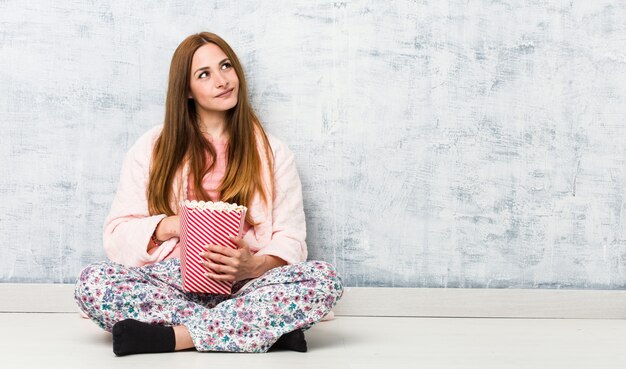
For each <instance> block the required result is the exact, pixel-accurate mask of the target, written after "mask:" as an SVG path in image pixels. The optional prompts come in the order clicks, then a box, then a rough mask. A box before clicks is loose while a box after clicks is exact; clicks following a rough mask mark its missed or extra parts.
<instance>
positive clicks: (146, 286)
mask: <svg viewBox="0 0 626 369" xmlns="http://www.w3.org/2000/svg"><path fill="white" fill-rule="evenodd" d="M342 293H343V286H342V282H341V278H340V277H339V276H338V275H337V272H336V271H335V269H334V267H333V266H332V265H330V264H329V263H326V262H323V261H308V262H303V263H299V264H294V265H285V266H281V267H278V268H274V269H271V270H269V271H267V272H266V273H265V274H263V275H262V276H260V277H259V278H256V279H254V280H248V281H239V282H237V283H235V285H234V286H233V294H232V295H214V294H198V293H188V292H183V290H182V280H181V273H180V259H178V258H174V259H168V260H165V261H162V262H158V263H155V264H150V265H146V266H143V267H125V266H123V265H121V264H116V263H112V262H102V263H96V264H91V265H89V266H87V267H86V268H84V269H83V270H82V272H81V273H80V278H79V280H78V281H77V283H76V288H75V299H76V302H77V303H78V306H79V307H80V309H81V310H82V311H83V312H84V313H85V314H86V315H88V316H89V318H91V320H93V321H94V322H95V323H96V324H98V325H99V326H100V327H101V328H103V329H105V330H107V331H109V332H110V331H111V329H112V327H113V325H114V324H115V323H116V322H118V321H120V320H124V319H128V318H132V319H136V320H139V321H142V322H147V323H151V324H160V325H184V326H185V327H187V329H188V330H189V333H190V334H191V338H192V339H193V342H194V345H195V347H196V349H197V350H198V351H229V352H266V351H267V350H268V349H269V348H270V346H271V345H272V344H273V343H274V342H276V340H277V339H278V338H279V337H280V336H281V335H283V334H285V333H288V332H291V331H293V330H296V329H308V328H310V327H311V326H312V325H313V324H315V323H316V322H318V321H320V320H321V319H322V318H323V317H324V316H325V315H326V314H328V312H330V310H331V309H332V308H333V307H334V306H335V304H336V303H337V301H338V300H339V299H340V298H341V295H342Z"/></svg>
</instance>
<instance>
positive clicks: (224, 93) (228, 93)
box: [215, 88, 234, 98]
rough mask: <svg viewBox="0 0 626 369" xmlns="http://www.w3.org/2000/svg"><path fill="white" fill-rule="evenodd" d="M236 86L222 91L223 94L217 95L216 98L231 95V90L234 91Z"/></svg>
mask: <svg viewBox="0 0 626 369" xmlns="http://www.w3.org/2000/svg"><path fill="white" fill-rule="evenodd" d="M233 90H234V88H231V89H230V90H228V91H226V92H222V93H221V94H219V95H217V96H215V97H216V98H219V97H229V96H230V94H231V92H233Z"/></svg>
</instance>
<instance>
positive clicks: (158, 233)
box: [152, 215, 178, 245]
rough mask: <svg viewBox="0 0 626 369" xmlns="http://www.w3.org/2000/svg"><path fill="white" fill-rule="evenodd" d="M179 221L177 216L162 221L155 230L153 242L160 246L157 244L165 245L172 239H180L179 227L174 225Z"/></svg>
mask: <svg viewBox="0 0 626 369" xmlns="http://www.w3.org/2000/svg"><path fill="white" fill-rule="evenodd" d="M177 221H178V217H177V216H175V215H173V216H169V217H165V218H163V219H161V221H160V222H159V223H158V224H157V226H156V229H155V230H154V233H153V239H152V240H153V241H155V243H156V244H157V245H159V243H157V242H160V243H163V242H165V241H167V240H169V239H170V238H172V237H178V232H177V227H176V226H175V224H173V223H174V222H177Z"/></svg>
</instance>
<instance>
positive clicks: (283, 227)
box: [103, 126, 307, 266]
mask: <svg viewBox="0 0 626 369" xmlns="http://www.w3.org/2000/svg"><path fill="white" fill-rule="evenodd" d="M162 128H163V127H162V126H156V127H154V128H152V129H150V130H149V131H148V132H146V133H145V134H144V135H143V136H141V137H140V138H139V139H138V140H137V142H136V143H135V144H134V145H133V146H132V147H131V148H130V150H129V151H128V153H127V154H126V157H125V159H124V163H123V165H122V172H121V176H120V181H119V184H118V188H117V193H116V195H115V198H114V200H113V204H112V206H111V211H110V212H109V215H108V216H107V217H106V220H105V222H104V234H103V241H104V249H105V252H106V254H107V256H108V257H109V259H110V260H111V261H113V262H117V263H120V264H123V265H126V266H143V265H146V264H151V263H155V262H158V261H161V260H165V259H168V258H172V257H178V256H179V250H178V248H179V247H178V238H176V237H175V238H171V239H169V240H167V241H165V242H164V243H163V244H162V245H160V246H157V247H154V248H152V249H150V252H148V251H147V247H148V244H149V241H150V236H151V235H152V233H153V232H154V230H155V228H156V226H157V224H158V223H159V221H161V219H163V218H165V217H166V215H165V214H158V215H150V213H149V212H148V202H147V197H146V187H147V185H148V175H149V169H150V162H151V158H152V148H153V146H154V143H155V142H156V139H157V138H158V137H159V135H160V133H161V130H162ZM268 138H269V142H270V146H271V149H272V157H273V160H274V183H273V186H270V188H271V189H272V194H271V196H270V198H269V199H268V201H267V206H266V205H265V203H263V201H262V200H261V199H260V198H259V196H258V194H257V195H255V196H254V197H253V198H252V200H251V203H250V204H249V205H248V212H249V214H250V216H251V218H252V220H253V222H254V223H256V225H255V226H250V225H248V224H246V225H245V227H244V232H243V238H244V240H245V241H246V242H247V243H248V244H249V245H250V250H251V251H252V252H253V253H256V254H257V255H274V256H277V257H279V258H281V259H283V260H285V261H286V262H287V263H289V264H295V263H299V262H302V261H305V260H306V258H307V247H306V243H305V238H306V224H305V219H304V210H303V204H302V185H301V183H300V177H299V176H298V171H297V169H296V164H295V161H294V156H293V153H292V152H291V151H290V150H289V149H288V148H287V146H286V145H285V144H283V143H282V142H281V141H280V140H278V139H277V138H275V137H273V136H271V135H268ZM213 143H214V147H215V149H216V153H217V160H216V165H215V167H214V169H213V170H212V171H211V172H210V173H207V175H206V176H205V177H204V178H203V180H202V187H203V188H205V190H206V191H207V192H208V194H209V196H210V197H211V199H212V200H214V201H215V200H219V193H218V192H217V190H216V189H217V188H218V186H219V184H220V183H221V180H222V177H223V175H224V172H225V169H226V156H225V153H226V143H224V142H213ZM259 146H261V145H259ZM259 154H260V158H261V161H262V165H261V166H262V171H261V172H262V179H263V181H265V183H268V182H269V179H270V176H269V169H268V163H267V161H266V156H265V151H264V150H263V148H262V147H260V149H259ZM189 177H190V176H189V165H188V163H185V164H184V165H183V167H182V169H181V170H179V171H178V173H177V174H176V178H175V180H174V184H173V190H174V191H173V193H174V194H175V196H174V200H173V201H172V204H171V206H172V209H175V211H176V212H178V209H179V203H180V202H181V201H182V200H187V199H188V200H193V199H194V196H193V184H192V183H191V182H192V181H190V180H189V179H190V178H189Z"/></svg>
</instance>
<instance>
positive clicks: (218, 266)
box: [200, 237, 263, 281]
mask: <svg viewBox="0 0 626 369" xmlns="http://www.w3.org/2000/svg"><path fill="white" fill-rule="evenodd" d="M230 239H231V241H233V242H234V243H235V244H236V245H237V247H238V248H237V249H236V250H235V249H231V248H230V247H224V246H218V245H206V246H205V247H206V249H207V251H206V252H203V253H201V254H200V256H202V257H203V258H204V259H205V260H206V261H204V262H202V264H203V265H204V266H205V267H206V268H207V273H206V276H207V277H209V278H211V279H214V280H217V281H240V280H243V279H248V278H256V277H258V276H259V275H261V274H262V273H258V271H259V268H260V267H261V265H262V263H263V258H262V257H261V256H255V255H253V254H252V253H251V252H250V247H249V246H248V244H247V243H246V241H244V240H243V239H241V238H239V237H231V238H230ZM214 272H215V273H214Z"/></svg>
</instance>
